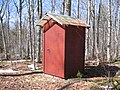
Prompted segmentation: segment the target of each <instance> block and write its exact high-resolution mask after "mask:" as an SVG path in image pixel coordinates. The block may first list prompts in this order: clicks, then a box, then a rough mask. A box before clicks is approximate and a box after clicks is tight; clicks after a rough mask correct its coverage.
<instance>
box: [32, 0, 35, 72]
mask: <svg viewBox="0 0 120 90" xmlns="http://www.w3.org/2000/svg"><path fill="white" fill-rule="evenodd" d="M31 4H32V5H31V10H32V15H31V16H32V30H33V65H34V67H33V69H34V70H35V69H36V68H35V51H36V50H35V25H34V0H32V1H31Z"/></svg>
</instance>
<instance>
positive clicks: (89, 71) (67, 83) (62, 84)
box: [0, 62, 120, 90]
mask: <svg viewBox="0 0 120 90" xmlns="http://www.w3.org/2000/svg"><path fill="white" fill-rule="evenodd" d="M31 63H32V62H12V63H11V62H0V70H8V69H12V70H15V71H21V73H22V72H24V71H25V72H27V71H29V72H30V71H31V72H30V73H24V74H19V75H6V74H5V75H2V74H0V90H104V89H101V87H100V85H102V84H104V81H105V80H107V79H106V78H105V76H107V73H106V72H105V68H106V69H110V70H111V75H112V77H114V76H115V74H116V72H117V71H118V70H120V63H115V64H112V65H111V66H107V67H103V66H95V65H87V66H86V67H85V74H84V76H83V78H71V79H67V80H64V79H61V78H58V77H54V76H50V75H46V74H44V73H42V72H41V67H42V65H41V64H36V66H37V67H39V68H38V70H37V71H38V72H37V71H36V72H35V71H34V72H33V71H32V70H31V69H30V68H28V65H30V64H31ZM117 80H120V78H117Z"/></svg>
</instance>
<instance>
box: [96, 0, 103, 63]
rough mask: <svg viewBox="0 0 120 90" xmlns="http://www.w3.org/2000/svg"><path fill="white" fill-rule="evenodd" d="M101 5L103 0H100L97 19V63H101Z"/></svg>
mask: <svg viewBox="0 0 120 90" xmlns="http://www.w3.org/2000/svg"><path fill="white" fill-rule="evenodd" d="M101 5H102V0H100V3H99V13H98V20H97V32H96V34H97V35H96V37H97V38H96V58H97V65H99V64H100V59H99V23H100V16H101Z"/></svg>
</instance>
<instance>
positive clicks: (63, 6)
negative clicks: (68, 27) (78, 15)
mask: <svg viewBox="0 0 120 90" xmlns="http://www.w3.org/2000/svg"><path fill="white" fill-rule="evenodd" d="M61 14H63V15H64V14H65V0H62V12H61Z"/></svg>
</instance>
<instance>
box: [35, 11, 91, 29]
mask: <svg viewBox="0 0 120 90" xmlns="http://www.w3.org/2000/svg"><path fill="white" fill-rule="evenodd" d="M51 19H52V20H53V21H55V22H58V23H59V24H61V25H73V26H82V27H86V28H90V25H88V24H86V23H85V22H84V21H82V20H80V19H75V18H72V17H70V16H65V15H56V14H50V13H46V14H45V15H44V16H43V17H42V18H41V19H40V20H39V21H38V23H37V24H36V26H41V27H43V26H44V25H45V24H46V23H47V22H48V21H49V20H51Z"/></svg>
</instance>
